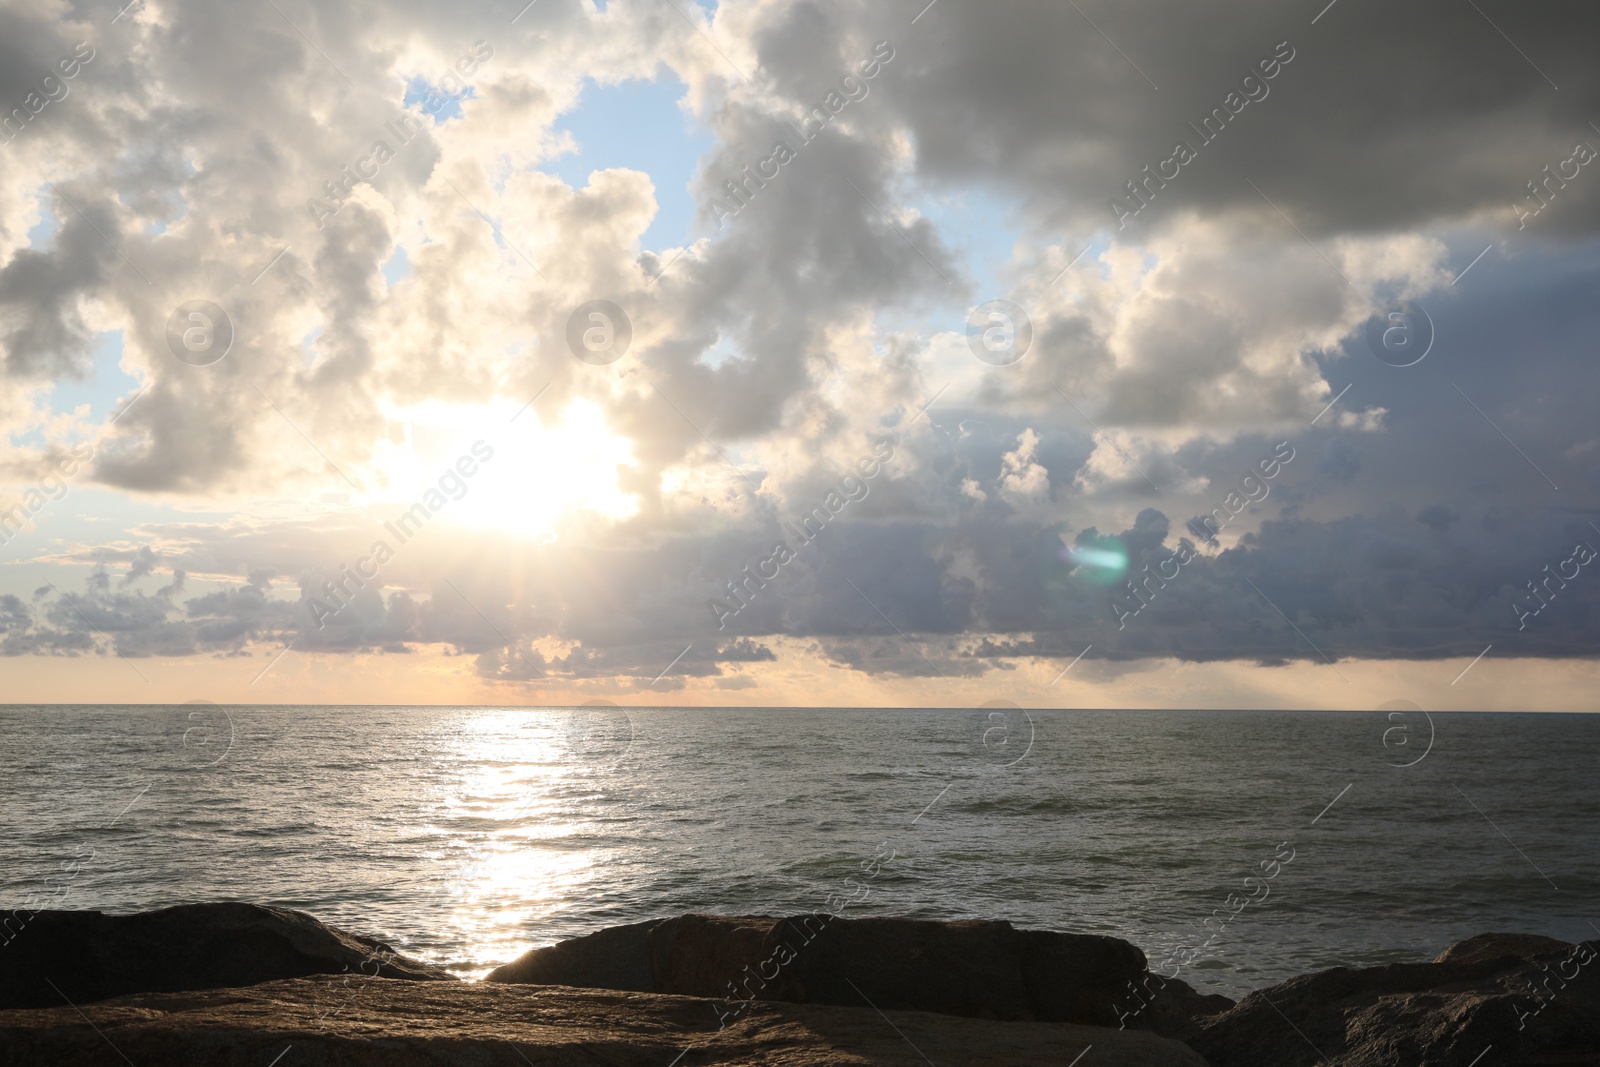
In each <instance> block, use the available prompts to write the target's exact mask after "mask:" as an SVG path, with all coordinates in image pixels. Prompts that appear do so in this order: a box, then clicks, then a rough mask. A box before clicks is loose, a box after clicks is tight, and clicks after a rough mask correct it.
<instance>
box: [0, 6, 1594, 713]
mask: <svg viewBox="0 0 1600 1067" xmlns="http://www.w3.org/2000/svg"><path fill="white" fill-rule="evenodd" d="M1597 43H1600V11H1596V10H1595V9H1594V8H1593V6H1592V5H1580V4H1578V3H1575V2H1564V3H1563V2H1557V3H1550V4H1541V5H1537V6H1535V7H1526V6H1522V7H1518V6H1513V5H1511V4H1510V3H1508V2H1506V0H1479V2H1474V0H1463V2H1455V0H1450V2H1443V0H1440V2H1432V0H1427V2H1418V3H1413V4H1407V5H1404V6H1401V7H1396V6H1394V5H1382V6H1380V5H1379V4H1378V3H1377V2H1376V0H1335V2H1334V3H1332V4H1328V3H1326V0H1312V2H1310V3H1304V4H1302V3H1288V4H1285V3H1281V2H1280V3H1271V4H1269V3H1265V2H1260V0H1208V2H1205V3H1199V4H1184V5H1172V4H1165V5H1157V4H1153V3H1148V2H1142V0H1138V2H1133V3H1119V4H1113V3H1110V2H1108V0H1093V2H1090V0H1082V2H1081V4H1080V3H1067V4H1038V3H1020V2H1003V3H998V4H981V5H980V4H976V3H971V2H964V0H935V2H934V3H932V4H927V3H926V2H925V0H906V2H903V3H902V2H900V0H894V2H889V3H885V2H882V0H879V2H876V3H866V2H864V0H831V2H829V3H826V4H819V3H809V2H794V0H784V2H776V0H729V2H725V3H722V4H719V5H715V6H706V5H699V6H697V5H696V4H694V3H693V2H691V0H630V2H622V0H612V2H610V3H606V4H604V5H598V4H595V3H592V2H589V0H534V2H533V3H531V4H525V0H507V2H501V0H471V2H470V3H466V4H455V5H438V4H424V3H420V2H415V0H392V2H385V3H381V4H379V3H370V2H363V0H272V2H270V3H267V4H264V5H243V6H239V5H217V4H213V3H207V2H202V0H159V2H158V0H134V2H133V3H132V4H128V5H126V6H124V4H123V3H121V2H106V3H102V2H92V3H68V2H65V0H30V2H28V3H5V4H3V5H0V115H3V116H5V122H4V124H3V125H0V375H3V378H4V382H3V384H4V388H3V389H0V440H3V441H4V447H3V449H0V702H30V703H31V702H69V703H79V702H81V703H90V702H95V703H98V702H109V703H122V702H126V703H141V702H163V703H165V702H182V701H188V700H212V701H216V702H219V703H235V702H240V703H262V704H290V703H311V704H320V703H337V704H362V703H462V704H486V705H502V704H507V705H516V704H577V703H584V702H587V701H612V702H614V703H618V704H697V705H749V706H799V705H826V706H895V707H901V706H904V707H915V706H937V707H944V706H978V705H981V704H984V703H987V702H991V701H1002V702H1009V703H1012V704H1015V705H1019V706H1022V707H1066V708H1071V707H1096V708H1099V707H1104V708H1136V707H1163V708H1166V707H1172V708H1185V707H1193V708H1296V709H1338V708H1345V709H1360V710H1370V709H1373V708H1377V707H1379V706H1381V705H1383V704H1385V703H1386V702H1389V701H1394V700H1405V701H1410V702H1412V703H1414V704H1415V705H1417V706H1419V707H1421V708H1424V709H1428V710H1451V709H1458V710H1531V711H1589V710H1593V709H1594V705H1593V694H1594V693H1595V692H1597V691H1600V685H1597V683H1600V669H1597V658H1596V653H1597V651H1600V646H1597V638H1600V573H1596V572H1597V571H1600V563H1597V555H1596V550H1597V549H1600V507H1597V502H1596V493H1597V490H1600V419H1597V418H1596V416H1595V408H1594V402H1595V398H1596V396H1597V395H1600V388H1597V386H1600V364H1597V361H1596V360H1595V358H1594V346H1595V337H1596V326H1597V319H1600V302H1597V301H1596V300H1595V294H1596V283H1597V281H1600V165H1597V164H1596V160H1597V158H1600V157H1597V148H1600V125H1597V124H1600V68H1596V66H1595V64H1594V63H1593V59H1592V57H1593V53H1594V48H1595V45H1596V44H1597Z"/></svg>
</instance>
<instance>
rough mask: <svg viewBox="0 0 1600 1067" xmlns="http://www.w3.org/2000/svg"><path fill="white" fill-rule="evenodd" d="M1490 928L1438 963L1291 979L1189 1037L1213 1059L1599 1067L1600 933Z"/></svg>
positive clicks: (1234, 1066) (1353, 1065)
mask: <svg viewBox="0 0 1600 1067" xmlns="http://www.w3.org/2000/svg"><path fill="white" fill-rule="evenodd" d="M1493 937H1494V938H1497V939H1498V940H1496V941H1493V942H1491V941H1490V940H1489V939H1488V938H1487V937H1485V938H1474V939H1472V940H1471V941H1466V942H1462V943H1460V944H1459V945H1456V946H1452V948H1451V949H1450V950H1447V951H1446V952H1445V953H1443V954H1442V955H1441V956H1440V959H1442V960H1445V962H1435V963H1400V964H1391V965H1389V966H1385V967H1367V968H1362V969H1359V970H1356V969H1351V968H1346V967H1335V968H1333V969H1332V970H1328V971H1321V972H1319V973H1317V974H1310V975H1303V976H1301V977H1299V978H1291V979H1289V980H1288V981H1287V982H1283V983H1281V984H1279V985H1276V986H1273V987H1271V988H1270V989H1264V990H1260V991H1258V992H1255V993H1252V994H1250V995H1249V996H1247V997H1245V998H1244V999H1243V1000H1241V1001H1240V1002H1239V1003H1238V1004H1237V1005H1236V1006H1234V1007H1233V1008H1232V1009H1230V1010H1228V1011H1226V1012H1223V1013H1222V1014H1220V1015H1217V1016H1213V1017H1210V1018H1207V1019H1202V1020H1200V1022H1201V1032H1200V1033H1199V1034H1198V1035H1196V1036H1193V1037H1189V1038H1188V1042H1189V1044H1190V1045H1192V1046H1193V1047H1194V1048H1195V1049H1196V1051H1198V1052H1199V1053H1200V1054H1201V1055H1203V1056H1205V1057H1206V1059H1207V1060H1208V1061H1210V1062H1211V1063H1212V1064H1213V1065H1216V1067H1311V1065H1312V1064H1327V1065H1329V1067H1467V1065H1469V1064H1475V1063H1479V1062H1480V1057H1481V1058H1482V1059H1481V1063H1482V1065H1483V1067H1498V1065H1500V1064H1521V1065H1527V1067H1544V1065H1549V1067H1554V1065H1556V1064H1563V1065H1572V1064H1600V960H1597V959H1596V956H1597V955H1600V942H1586V943H1584V944H1581V945H1576V946H1569V947H1567V948H1565V949H1562V950H1560V951H1555V952H1550V951H1541V947H1542V946H1541V943H1540V942H1541V941H1542V940H1543V939H1540V940H1532V939H1523V938H1514V937H1510V936H1508V935H1493ZM1473 942H1478V944H1477V945H1474V944H1473ZM1555 944H1557V945H1560V944H1561V942H1555ZM1491 946H1492V947H1491ZM1519 946H1520V947H1519ZM1457 950H1459V951H1457ZM1530 950H1531V951H1532V952H1533V953H1534V954H1533V955H1531V956H1528V957H1527V958H1519V956H1518V953H1526V952H1528V951H1530ZM1486 1052H1487V1053H1488V1055H1486Z"/></svg>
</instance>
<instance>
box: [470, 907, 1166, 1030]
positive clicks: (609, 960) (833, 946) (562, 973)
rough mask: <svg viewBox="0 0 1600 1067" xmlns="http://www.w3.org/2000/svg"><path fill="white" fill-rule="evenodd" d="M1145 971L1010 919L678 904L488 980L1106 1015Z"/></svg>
mask: <svg viewBox="0 0 1600 1067" xmlns="http://www.w3.org/2000/svg"><path fill="white" fill-rule="evenodd" d="M1144 968H1145V958H1144V953H1143V952H1141V951H1140V950H1139V949H1137V948H1135V947H1134V946H1133V945H1130V944H1128V943H1127V942H1126V941H1121V940H1118V939H1117V938H1113V937H1102V936H1098V935H1090V934H1060V933H1052V932H1048V931H1043V930H1018V929H1016V928H1014V927H1013V926H1012V925H1011V924H1010V923H1007V922H995V921H978V920H973V921H961V922H932V921H925V920H918V919H892V918H862V919H842V918H838V917H832V916H827V915H800V916H794V917H792V918H787V919H775V918H771V917H759V916H757V917H731V916H721V915H683V916H679V917H677V918H672V919H662V920H659V921H656V922H654V923H640V924H636V925H634V926H630V927H619V928H616V929H613V930H604V931H601V932H600V933H597V934H591V935H588V936H587V937H581V938H574V939H573V940H571V941H565V942H562V943H561V944H559V945H554V946H552V947H550V948H542V949H534V950H532V951H531V952H528V953H526V954H524V955H523V956H522V957H520V958H519V959H517V960H515V961H514V962H512V963H509V964H506V965H505V966H504V967H500V968H497V969H496V970H494V971H492V972H490V974H489V975H488V978H487V980H488V981H490V982H497V983H498V982H547V983H558V984H562V985H572V986H585V987H590V988H604V989H632V990H638V991H641V992H653V993H670V994H679V995H687V996H697V997H712V998H718V999H720V1000H722V1001H724V1002H725V1009H726V1010H728V1011H731V1012H737V1011H740V1010H743V1003H744V1002H748V1001H752V1000H754V1001H774V1000H780V1001H789V1002H793V1003H801V1004H834V1005H849V1006H862V1005H867V1004H871V1005H875V1006H876V1007H878V1008H881V1009H883V1010H886V1011H887V1010H889V1009H899V1010H905V1011H929V1012H938V1013H940V1014H945V1015H961V1016H966V1017H968V1018H976V1019H1010V1020H1040V1021H1046V1022H1073V1023H1082V1024H1086V1025H1091V1026H1115V1025H1116V1024H1117V1021H1118V1020H1117V1016H1116V1012H1115V1010H1114V1009H1113V1007H1112V1003H1113V1001H1115V1000H1116V998H1117V997H1118V995H1119V994H1121V993H1122V992H1123V990H1124V987H1125V986H1127V985H1128V983H1130V982H1138V981H1139V980H1140V979H1141V978H1142V977H1143V975H1144ZM647 975H648V979H647V978H646V976H647ZM1191 992H1192V991H1191Z"/></svg>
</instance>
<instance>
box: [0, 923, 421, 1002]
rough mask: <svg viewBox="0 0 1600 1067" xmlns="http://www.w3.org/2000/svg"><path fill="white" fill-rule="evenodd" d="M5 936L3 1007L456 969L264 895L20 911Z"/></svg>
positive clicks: (417, 975)
mask: <svg viewBox="0 0 1600 1067" xmlns="http://www.w3.org/2000/svg"><path fill="white" fill-rule="evenodd" d="M4 936H5V937H6V938H7V939H8V940H6V941H5V943H4V944H0V1008H44V1007H57V1006H60V1005H61V1004H62V1002H63V998H65V999H66V1000H70V1001H71V1002H72V1003H74V1004H83V1003H85V1002H88V1001H95V1000H104V999H106V998H107V997H116V996H123V995H125V994H129V993H174V992H180V991H185V990H198V989H220V988H226V987H232V986H247V985H254V984H256V983H257V982H269V981H272V980H274V979H278V978H299V977H302V976H304V975H312V974H340V973H348V974H359V975H365V976H368V977H374V976H376V977H385V978H409V979H420V980H426V979H446V978H450V977H451V975H449V974H448V973H446V972H445V971H443V970H440V969H439V968H436V967H432V966H430V965H428V964H426V963H422V962H420V961H418V960H413V959H408V958H406V957H405V956H401V955H399V954H397V953H395V952H394V951H393V950H392V949H390V948H389V947H388V946H387V945H384V944H383V943H382V942H379V941H376V940H374V939H372V938H370V937H362V936H360V935H357V934H351V933H347V932H345V931H343V930H337V929H335V928H333V927H331V926H326V925H324V924H322V923H320V922H318V921H317V920H316V919H313V918H312V917H311V916H309V915H307V914H305V913H304V912H299V911H291V910H289V909H288V908H270V907H263V906H261V905H257V904H237V903H223V904H184V905H180V906H178V907H175V908H163V909H161V910H160V911H149V912H142V913H140V914H137V915H107V914H105V913H103V912H98V911H40V912H32V913H28V912H20V913H16V912H14V913H11V915H10V916H9V920H8V921H7V922H6V923H5V933H4ZM52 983H53V984H54V988H52Z"/></svg>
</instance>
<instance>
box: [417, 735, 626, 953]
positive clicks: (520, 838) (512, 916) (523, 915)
mask: <svg viewBox="0 0 1600 1067" xmlns="http://www.w3.org/2000/svg"><path fill="white" fill-rule="evenodd" d="M617 714H621V715H622V716H623V717H624V718H625V717H626V713H625V712H621V711H620V709H609V710H608V709H605V708H574V709H555V710H549V711H546V710H539V711H520V710H505V709H483V710H482V711H481V712H478V713H476V714H474V715H473V716H472V717H471V718H470V719H467V720H465V721H463V722H461V723H460V724H459V729H458V730H457V732H456V734H455V736H454V737H453V738H451V739H450V744H449V753H448V756H447V759H448V760H449V761H450V762H452V763H454V764H455V765H456V766H458V767H459V768H460V774H459V776H458V777H456V778H455V781H454V784H453V786H452V788H450V789H448V790H446V791H443V792H441V793H440V794H439V795H438V796H437V797H436V798H435V804H434V811H435V821H434V825H432V826H429V827H427V828H426V834H427V836H429V837H437V838H442V839H443V842H444V844H443V847H442V848H439V849H435V850H434V851H433V852H432V853H431V854H430V855H429V856H428V860H429V863H430V865H431V866H432V867H434V869H435V870H436V871H437V873H436V874H435V875H434V876H433V878H432V879H431V881H432V885H433V891H434V893H435V894H437V897H438V902H437V904H435V905H434V906H433V907H432V908H431V909H430V910H432V911H434V912H435V913H436V914H437V915H438V921H439V922H441V923H442V924H444V926H445V927H446V928H447V932H446V931H441V933H444V934H445V938H444V940H446V941H447V942H448V943H450V944H451V945H452V946H453V948H452V954H454V953H457V952H459V954H460V956H461V958H457V959H450V960H442V959H441V960H437V962H440V963H444V964H446V965H447V966H450V967H451V969H452V970H455V971H456V972H457V973H459V974H462V975H463V976H464V977H468V978H473V979H476V978H481V977H482V976H483V975H484V974H487V973H488V972H489V971H490V970H491V969H492V968H493V967H494V966H496V965H497V964H498V963H500V962H504V961H507V960H510V959H514V958H515V957H516V956H518V955H520V954H521V953H523V952H525V951H526V950H527V949H529V948H531V947H534V946H535V945H539V944H548V943H550V942H551V941H553V940H554V938H541V937H540V936H539V927H540V926H541V925H543V924H544V923H545V922H547V921H548V920H550V919H552V918H553V917H555V916H557V915H559V914H560V913H562V912H564V911H567V910H569V909H571V908H573V907H578V906H581V905H582V904H583V903H584V902H585V901H586V900H588V899H590V897H591V896H592V894H591V892H590V890H591V889H592V887H593V886H594V883H595V882H596V880H597V878H598V877H599V870H598V859H599V849H598V848H597V847H595V844H596V835H597V832H598V823H599V818H598V813H597V812H596V811H595V807H596V802H597V801H602V800H603V787H602V782H601V779H602V778H603V777H604V775H605V774H606V772H607V770H608V769H609V768H608V767H607V762H606V760H605V759H604V758H603V757H605V756H607V755H609V753H608V752H604V751H601V752H598V753H597V751H596V743H597V741H604V740H606V739H608V738H612V737H614V736H615V735H616V734H617V733H618V731H617V730H616V729H614V728H613V725H614V724H613V723H611V722H610V721H608V720H609V719H610V718H613V717H614V716H616V715H617ZM629 726H630V730H631V723H630V724H629ZM630 736H631V733H630ZM601 747H602V748H603V747H604V745H602V746H601ZM597 756H598V757H602V758H597ZM454 946H461V947H460V948H455V947H454Z"/></svg>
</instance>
